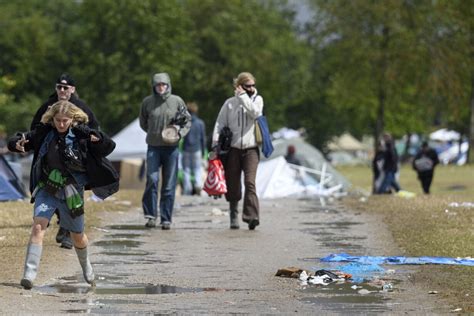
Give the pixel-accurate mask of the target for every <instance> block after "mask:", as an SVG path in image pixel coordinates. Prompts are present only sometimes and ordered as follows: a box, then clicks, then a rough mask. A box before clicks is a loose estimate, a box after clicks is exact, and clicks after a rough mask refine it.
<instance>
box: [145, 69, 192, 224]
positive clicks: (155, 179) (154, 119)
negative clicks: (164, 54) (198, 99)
mask: <svg viewBox="0 0 474 316" xmlns="http://www.w3.org/2000/svg"><path fill="white" fill-rule="evenodd" d="M152 89H153V93H152V94H151V95H149V96H147V97H146V98H145V99H143V102H142V105H141V109H140V116H139V119H140V127H141V128H142V129H143V130H144V131H145V132H146V134H147V135H146V143H147V144H148V150H147V157H146V187H145V192H144V193H143V198H142V205H143V212H144V215H145V218H146V219H148V222H147V223H146V225H145V226H146V227H150V228H151V227H155V226H156V218H157V217H158V210H157V208H158V183H159V180H160V167H161V169H162V171H161V174H162V176H163V183H162V185H161V197H160V224H161V228H162V229H164V230H168V229H170V226H171V222H172V214H173V206H174V199H175V191H176V184H177V177H178V156H179V150H178V143H179V139H180V138H181V137H184V136H185V135H186V134H187V133H188V132H189V128H190V126H191V115H190V114H189V112H188V110H187V108H186V104H185V103H184V101H183V99H181V98H180V97H179V96H177V95H174V94H171V80H170V77H169V75H168V74H167V73H157V74H155V75H153V77H152ZM173 130H174V131H178V135H176V136H177V137H168V136H167V134H168V132H169V131H173Z"/></svg>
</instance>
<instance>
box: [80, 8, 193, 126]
mask: <svg viewBox="0 0 474 316" xmlns="http://www.w3.org/2000/svg"><path fill="white" fill-rule="evenodd" d="M182 9H183V8H182V6H181V5H179V3H178V1H152V0H144V1H131V0H119V1H115V0H102V1H88V0H86V1H83V2H82V3H81V6H80V11H79V17H80V19H79V20H78V21H76V23H77V24H78V26H77V28H76V29H75V33H74V34H73V35H74V38H75V41H76V42H75V45H76V46H77V51H76V52H75V54H74V55H73V57H72V62H73V65H74V66H73V72H74V74H75V76H76V77H77V80H78V82H79V84H78V90H79V94H80V96H83V97H84V99H85V100H86V101H87V102H88V103H89V104H90V105H91V107H92V108H93V110H94V112H95V113H96V114H97V116H98V118H99V120H100V122H101V125H102V126H103V127H104V128H105V129H106V130H107V131H109V132H111V133H114V132H117V131H118V130H120V128H121V126H123V124H124V122H130V121H131V120H132V119H133V118H135V117H137V116H138V112H139V106H140V103H141V100H142V99H143V98H144V97H145V96H146V95H148V94H150V93H151V75H152V74H153V73H156V72H168V73H169V74H170V76H171V79H172V83H173V84H174V86H173V91H174V92H176V93H177V94H180V92H181V90H182V89H184V87H182V86H180V82H181V78H182V74H183V72H184V69H186V68H187V67H189V66H190V64H191V60H192V55H193V54H192V49H191V47H192V42H191V40H190V37H189V35H188V33H187V30H188V29H189V27H188V25H187V20H186V19H185V15H184V14H183V11H182Z"/></svg>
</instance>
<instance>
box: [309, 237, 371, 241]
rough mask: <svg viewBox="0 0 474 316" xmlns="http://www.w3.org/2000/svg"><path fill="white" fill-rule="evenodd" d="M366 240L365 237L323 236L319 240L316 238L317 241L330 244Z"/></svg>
mask: <svg viewBox="0 0 474 316" xmlns="http://www.w3.org/2000/svg"><path fill="white" fill-rule="evenodd" d="M364 239H367V237H366V236H331V237H328V236H323V237H321V238H316V240H318V241H322V242H331V241H346V240H364Z"/></svg>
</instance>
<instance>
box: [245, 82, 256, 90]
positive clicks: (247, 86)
mask: <svg viewBox="0 0 474 316" xmlns="http://www.w3.org/2000/svg"><path fill="white" fill-rule="evenodd" d="M252 87H255V83H254V84H244V88H246V89H250V88H252Z"/></svg>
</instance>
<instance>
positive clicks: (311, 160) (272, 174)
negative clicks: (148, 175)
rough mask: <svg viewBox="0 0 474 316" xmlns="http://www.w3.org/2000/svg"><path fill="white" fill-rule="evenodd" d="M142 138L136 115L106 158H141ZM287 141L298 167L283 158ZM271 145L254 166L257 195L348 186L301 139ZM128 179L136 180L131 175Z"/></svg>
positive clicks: (319, 193)
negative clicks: (297, 160) (273, 148)
mask: <svg viewBox="0 0 474 316" xmlns="http://www.w3.org/2000/svg"><path fill="white" fill-rule="evenodd" d="M145 137H146V133H145V132H144V131H143V130H142V129H141V128H140V125H139V121H138V118H137V119H135V120H134V121H133V122H131V123H130V124H128V125H127V126H126V127H124V129H122V130H121V131H120V132H119V133H117V134H116V135H115V136H114V137H112V139H113V140H114V141H115V143H116V147H115V150H114V151H113V152H112V153H111V154H110V155H109V156H108V157H107V158H108V159H109V160H111V161H124V160H137V159H139V160H142V159H145V158H146V151H147V144H146V142H145ZM289 144H292V145H294V146H295V147H296V153H297V155H298V157H299V158H300V160H301V161H302V166H295V165H290V164H288V163H287V162H286V160H285V159H284V157H283V156H284V155H285V154H286V149H287V146H288V145H289ZM273 145H274V147H275V151H274V152H273V154H272V156H271V157H270V158H269V159H264V158H263V155H261V158H262V161H261V162H260V164H259V166H258V169H257V189H258V192H257V194H258V195H259V196H260V197H261V198H277V197H288V196H299V197H302V196H306V197H308V196H317V197H321V196H329V195H334V194H338V192H341V191H342V190H346V189H347V188H348V187H349V186H350V183H349V182H348V181H347V179H345V178H344V177H343V176H341V175H340V174H339V173H338V172H337V171H336V170H334V168H332V166H331V165H330V164H329V163H328V162H327V161H326V160H325V159H324V157H323V155H322V154H321V153H320V152H319V150H317V149H316V148H314V147H313V146H311V145H310V144H308V143H306V142H305V141H304V140H303V139H302V138H290V139H276V140H274V141H273ZM321 173H322V175H321ZM310 175H313V176H310ZM132 178H133V179H136V177H135V176H133V177H132ZM316 179H317V180H316ZM321 179H322V180H321ZM133 181H135V180H133ZM320 182H321V184H320Z"/></svg>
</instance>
